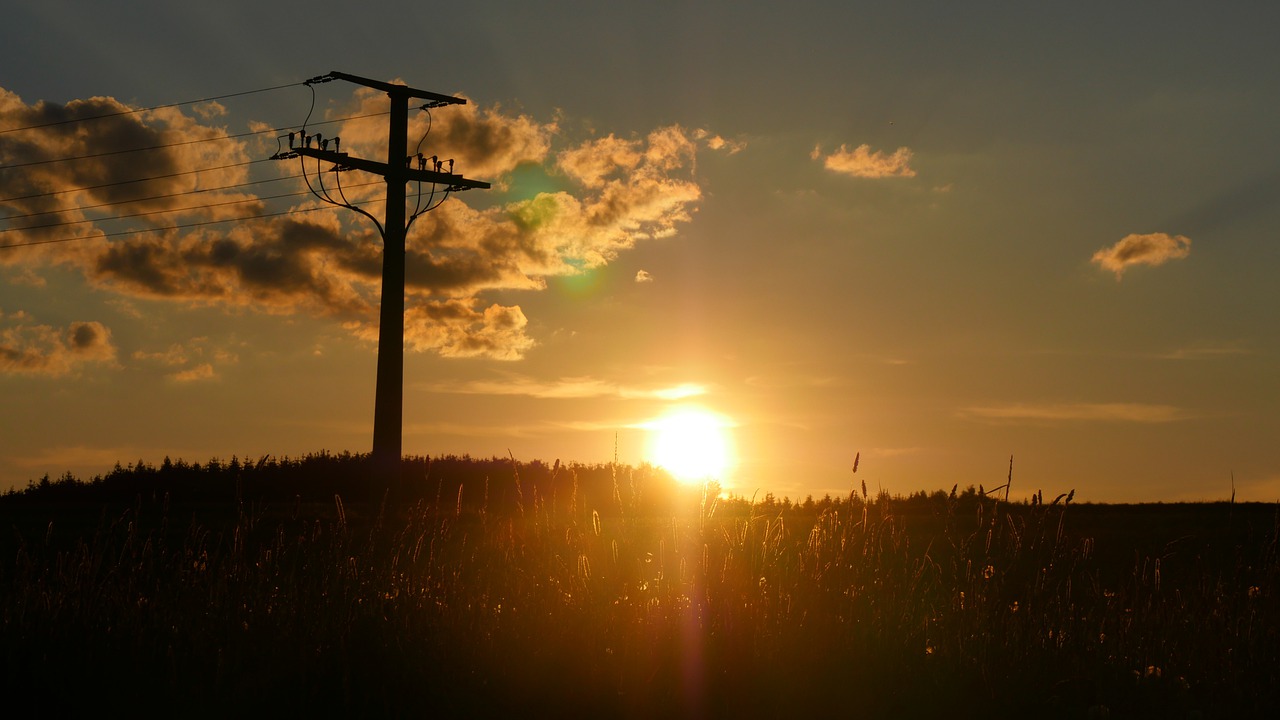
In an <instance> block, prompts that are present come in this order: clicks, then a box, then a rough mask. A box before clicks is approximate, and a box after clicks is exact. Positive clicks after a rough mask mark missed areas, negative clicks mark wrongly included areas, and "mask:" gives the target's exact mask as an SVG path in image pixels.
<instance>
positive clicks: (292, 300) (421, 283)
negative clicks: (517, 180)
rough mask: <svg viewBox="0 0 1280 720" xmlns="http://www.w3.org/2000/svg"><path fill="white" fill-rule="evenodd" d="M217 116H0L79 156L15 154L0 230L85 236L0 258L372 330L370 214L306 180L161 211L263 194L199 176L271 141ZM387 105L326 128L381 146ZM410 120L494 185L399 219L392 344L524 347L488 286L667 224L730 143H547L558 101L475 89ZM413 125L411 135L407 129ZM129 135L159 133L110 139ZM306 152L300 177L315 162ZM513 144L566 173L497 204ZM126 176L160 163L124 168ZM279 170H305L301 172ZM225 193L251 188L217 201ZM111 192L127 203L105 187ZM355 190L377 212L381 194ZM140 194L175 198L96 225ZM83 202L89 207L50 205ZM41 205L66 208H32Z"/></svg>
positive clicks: (1, 121) (22, 137) (670, 227)
mask: <svg viewBox="0 0 1280 720" xmlns="http://www.w3.org/2000/svg"><path fill="white" fill-rule="evenodd" d="M385 105H386V97H385V94H383V93H377V92H373V91H369V90H367V89H361V90H357V91H356V92H355V93H353V95H352V96H351V101H350V102H348V103H345V104H341V105H340V106H336V107H335V109H333V110H332V111H331V112H330V114H329V117H331V118H334V119H336V118H337V117H339V116H342V117H349V116H351V115H363V114H369V113H377V112H379V111H383V110H385ZM127 110H128V108H127V106H125V105H123V104H122V103H119V102H117V101H115V100H113V99H110V98H94V99H92V100H87V101H76V102H72V103H68V104H67V105H65V106H57V105H51V104H47V103H38V104H36V105H31V106H28V105H26V104H25V103H23V102H22V101H21V99H20V98H18V97H17V96H16V95H13V94H12V93H8V92H5V91H3V90H0V126H4V127H26V126H30V125H39V124H43V123H47V122H49V121H50V120H60V119H76V118H87V117H90V116H96V115H103V114H106V113H113V112H115V113H118V112H123V111H127ZM221 120H222V110H221V109H220V108H218V107H214V106H209V107H202V108H201V109H200V112H196V113H193V114H192V115H184V114H183V113H182V112H180V111H179V110H178V109H176V108H168V109H164V110H155V111H148V112H141V113H134V114H124V115H117V116H115V117H110V118H104V119H98V120H92V121H85V122H79V123H69V124H65V125H54V126H48V127H42V128H38V129H32V130H24V131H19V132H14V133H6V134H4V135H0V165H13V164H22V163H30V162H41V161H45V160H58V159H60V158H68V157H82V158H84V159H81V160H75V161H64V162H54V163H44V164H38V165H25V166H23V167H21V168H13V169H10V170H9V171H7V172H5V173H4V174H3V175H2V176H0V198H10V200H6V201H3V202H0V205H3V210H4V211H6V212H7V213H8V214H9V215H10V216H14V215H21V216H23V217H21V218H18V219H15V220H10V227H12V228H14V230H13V231H11V232H7V233H4V235H5V236H7V237H3V236H0V244H8V243H10V242H14V243H30V242H40V241H46V240H55V239H56V240H65V239H69V238H73V237H76V238H85V239H82V240H81V241H78V242H72V243H58V244H53V245H41V246H35V247H30V248H26V249H23V250H22V251H20V252H16V251H10V252H6V253H2V254H0V263H4V264H9V265H12V266H14V267H15V272H16V273H28V274H29V273H31V268H32V267H36V266H39V265H55V264H58V265H69V266H71V267H74V268H76V269H78V270H79V271H80V272H82V273H83V274H84V276H85V277H86V278H87V279H88V281H89V282H90V284H91V285H93V286H94V287H97V288H101V289H106V290H110V291H113V292H115V293H117V294H118V295H120V296H124V297H142V298H151V299H164V300H170V301H174V302H179V303H183V304H188V305H190V304H195V305H224V306H232V307H243V308H250V309H253V310H257V311H259V312H267V313H277V314H292V313H299V312H301V313H308V314H312V315H316V316H322V317H334V318H335V319H337V320H338V321H340V322H341V323H342V324H343V325H344V326H345V327H347V328H348V329H349V330H350V331H351V332H353V333H354V334H355V335H357V336H358V337H361V338H372V337H375V336H376V331H375V330H373V328H376V326H377V306H378V299H379V296H380V291H381V266H382V256H381V253H382V247H381V246H382V242H381V238H380V237H378V235H377V232H376V229H375V228H374V225H373V223H371V222H369V221H368V219H367V218H365V217H362V216H359V215H357V214H356V213H354V212H351V211H350V210H346V209H331V208H329V207H328V206H325V205H323V203H321V202H320V201H319V200H317V199H314V198H312V197H310V196H305V197H304V198H303V199H300V200H299V201H298V202H297V203H296V204H295V205H294V206H293V209H294V210H311V209H315V208H323V211H320V212H309V213H307V214H295V215H289V216H282V217H270V218H263V219H259V220H253V221H242V222H239V223H235V224H231V223H228V224H226V225H201V226H195V227H182V228H178V227H175V226H180V225H192V224H193V223H197V222H207V221H210V220H220V219H225V218H238V217H245V216H247V215H253V214H260V213H261V212H262V211H263V210H264V209H265V208H266V205H265V200H259V199H258V198H257V197H255V196H253V195H250V194H246V193H243V192H233V191H231V190H222V191H214V192H208V193H205V192H200V193H198V194H197V193H194V191H196V190H201V189H204V188H217V187H222V186H225V185H233V184H236V183H240V182H244V181H246V179H247V178H248V176H247V171H246V170H245V168H244V166H243V163H245V162H247V161H249V160H254V159H261V158H262V157H263V156H265V155H267V154H269V153H271V152H274V151H275V149H276V148H275V144H276V143H275V139H274V138H269V139H268V141H267V142H265V144H264V141H261V140H256V141H255V140H252V139H250V140H240V139H229V138H228V137H227V131H226V130H225V129H224V128H221V127H216V126H213V125H211V124H206V123H212V122H214V121H221ZM385 122H386V121H385V116H379V117H372V118H363V119H351V120H347V121H344V122H341V123H340V124H339V125H338V126H336V127H333V126H326V132H325V134H326V136H327V137H328V136H329V133H328V131H327V129H328V128H332V129H333V135H334V136H339V137H341V138H342V145H341V149H342V150H343V151H346V152H350V153H352V154H353V155H357V156H362V157H370V158H375V159H377V158H380V157H381V156H383V155H384V154H385V141H386V140H385V135H386V127H385ZM257 127H261V126H260V125H259V126H257ZM309 132H310V131H309ZM409 132H410V148H411V150H413V151H417V152H422V153H423V154H424V155H427V156H430V155H436V156H438V157H439V158H440V159H441V160H445V159H453V160H454V171H455V172H458V173H463V174H465V175H466V176H468V177H473V178H477V179H484V180H489V181H491V182H492V183H493V184H494V187H495V189H494V190H493V191H491V192H490V193H488V194H486V193H483V192H482V191H472V192H474V193H475V195H476V200H477V201H478V203H477V205H476V206H472V205H470V204H468V202H467V201H468V200H469V198H470V197H472V196H471V195H469V194H462V195H458V196H456V197H455V198H451V199H450V200H449V201H448V202H445V203H443V204H442V205H440V206H439V208H438V209H436V210H434V211H432V212H430V213H428V214H425V215H423V216H421V217H420V218H419V219H418V220H417V221H416V222H415V223H414V225H413V226H412V228H411V230H410V233H409V236H408V238H407V257H406V296H407V301H406V307H407V311H406V347H408V348H409V349H411V350H416V351H430V352H436V353H439V354H441V355H444V356H448V357H473V356H485V357H491V358H498V359H508V360H511V359H518V358H520V357H522V356H523V354H524V353H525V352H526V351H527V350H528V349H529V348H531V347H533V345H534V344H535V341H534V339H533V338H531V337H529V336H528V334H527V325H528V320H527V318H526V317H525V315H524V312H523V310H522V309H521V307H520V306H518V305H501V304H495V303H493V302H492V301H491V300H488V299H486V298H485V297H484V296H485V294H486V293H488V292H491V291H499V290H513V289H521V290H539V289H542V288H544V287H545V286H546V278H548V277H551V276H556V275H571V274H575V273H580V272H583V271H585V270H589V269H592V268H596V267H600V266H602V265H605V264H608V263H610V262H612V261H613V260H614V259H616V258H617V256H618V255H619V254H620V253H622V252H625V251H626V250H628V249H630V248H631V247H633V246H634V245H635V244H636V243H637V242H640V241H643V240H646V239H651V238H658V237H667V236H670V235H672V234H674V233H675V232H676V230H677V228H678V227H679V226H680V225H681V224H683V223H685V222H688V221H689V220H690V219H691V217H692V211H693V209H694V206H695V205H696V203H697V202H698V201H699V200H700V199H701V197H702V192H701V188H700V187H699V185H698V184H697V182H696V181H695V180H694V179H693V178H692V175H693V170H694V166H695V159H696V155H697V152H698V151H699V149H700V148H701V149H708V148H710V149H718V150H720V151H722V152H727V153H732V152H736V151H737V150H738V149H740V148H741V144H740V143H734V142H731V141H728V140H725V139H723V138H718V136H715V135H713V134H711V133H709V132H707V131H702V130H699V131H687V130H685V129H683V128H680V127H678V126H670V127H664V128H658V129H656V130H653V131H652V132H650V133H648V134H645V135H643V136H636V137H631V138H619V137H615V136H613V135H610V136H607V137H604V138H589V139H586V140H582V141H579V142H568V141H565V142H561V143H560V144H561V145H562V147H561V149H559V150H558V151H554V152H553V150H552V145H553V140H556V139H557V138H558V137H559V132H560V130H559V126H558V124H557V122H556V121H552V122H547V123H540V122H538V121H536V120H534V119H531V118H529V117H527V116H525V115H512V114H507V113H504V112H503V111H502V110H501V109H500V108H491V109H480V108H478V107H476V106H475V105H473V104H467V105H462V106H453V107H449V108H442V109H438V110H435V111H433V112H432V113H431V115H430V116H428V114H427V113H425V112H420V113H416V114H414V115H413V116H411V121H410V129H409ZM415 137H417V138H422V142H421V144H420V145H418V144H417V142H418V141H417V140H415V139H414V138H415ZM191 140H196V141H197V142H188V141H191ZM268 145H269V146H270V147H267V146H268ZM142 147H148V148H156V149H152V150H147V151H146V152H145V153H142V154H135V153H127V154H120V153H116V152H115V151H118V150H127V149H133V148H142ZM104 153H107V154H104ZM309 162H310V165H308V166H306V167H308V169H309V170H310V171H311V173H312V177H313V182H314V178H315V169H316V168H315V162H314V161H313V160H312V161H309ZM525 164H540V165H543V166H544V167H545V169H546V171H547V172H548V173H549V174H555V175H559V176H561V177H563V178H564V179H565V180H566V181H567V182H568V183H569V184H570V185H571V187H569V188H568V189H564V190H559V191H556V192H543V193H539V194H536V195H534V196H532V197H528V198H526V199H522V200H516V201H512V202H507V203H505V204H503V203H502V202H501V200H502V195H501V192H502V190H503V188H504V187H505V184H504V183H506V182H509V178H508V177H507V175H508V174H509V173H511V172H512V171H513V170H515V169H516V168H517V167H519V166H521V165H525ZM238 165H239V166H240V167H233V168H230V169H222V170H216V171H212V170H211V171H206V172H201V173H193V174H185V171H187V170H191V169H197V168H210V167H224V166H238ZM275 167H277V168H279V170H280V171H281V172H283V173H285V174H286V175H287V174H291V173H292V174H298V173H300V172H301V168H302V167H303V165H302V161H300V160H295V161H288V162H283V163H280V164H278V165H276V166H275ZM320 169H321V170H325V169H327V168H325V167H321V168H320ZM322 175H323V176H325V178H324V182H325V183H326V185H325V187H326V189H327V190H328V191H330V192H331V193H333V194H334V196H335V197H337V196H338V194H337V187H336V181H337V180H338V179H339V176H338V174H336V173H322ZM161 176H164V177H161ZM141 177H150V178H155V179H151V180H148V181H146V182H144V183H132V182H130V181H131V180H136V179H139V178H141ZM340 179H341V180H342V182H343V184H344V188H345V189H346V190H347V191H348V192H347V194H346V197H347V199H348V200H349V201H352V202H359V201H363V200H366V199H372V200H375V201H376V200H377V198H378V197H379V196H380V195H379V193H381V192H382V190H381V186H380V184H379V183H377V182H371V180H377V178H374V177H372V176H368V175H363V174H362V173H359V172H351V173H343V174H342V175H341V178H340ZM362 184H363V185H362ZM282 186H287V187H289V188H295V189H301V190H305V189H306V188H305V186H303V185H302V184H301V182H300V181H299V180H289V181H288V182H287V183H283V184H282ZM279 190H280V187H277V188H275V189H274V190H273V192H279ZM263 194H264V195H265V194H266V193H265V192H264V193H263ZM412 197H415V196H414V194H413V193H412V192H411V198H412ZM490 198H492V199H493V200H497V201H498V202H496V203H491V201H490ZM436 199H437V200H438V199H440V198H439V197H438V196H437V198H436ZM240 200H247V201H249V202H245V203H241V204H233V205H223V204H222V203H227V202H233V201H240ZM126 201H127V202H128V205H110V206H108V204H110V203H121V202H126ZM215 204H216V207H207V206H210V205H215ZM93 206H101V207H98V208H96V209H95V208H94V207H93ZM369 207H370V208H372V209H373V210H372V212H373V213H374V215H375V216H380V215H381V209H380V206H379V205H378V204H371V205H370V206H369ZM152 211H176V212H166V213H165V214H163V215H145V216H143V215H140V216H139V217H137V218H132V219H130V221H129V222H130V224H131V225H135V226H142V227H150V228H152V229H153V230H154V231H153V232H147V233H144V234H138V235H128V236H123V237H118V238H109V239H104V238H102V237H99V236H100V235H101V233H103V232H111V231H113V230H115V229H118V227H119V226H118V225H114V224H112V221H111V219H110V218H109V217H106V216H105V215H104V213H117V214H124V213H133V212H152ZM81 220H85V221H89V222H84V223H77V224H74V225H68V224H65V223H71V222H76V221H81ZM54 223H64V224H62V225H60V226H59V227H56V228H38V227H34V226H36V225H46V224H54ZM191 370H192V368H184V369H183V370H182V371H181V372H184V373H185V372H189V371H191ZM184 377H186V376H184ZM191 377H194V376H191Z"/></svg>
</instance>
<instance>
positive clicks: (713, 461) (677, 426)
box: [642, 407, 733, 483]
mask: <svg viewBox="0 0 1280 720" xmlns="http://www.w3.org/2000/svg"><path fill="white" fill-rule="evenodd" d="M732 425H733V423H732V422H730V421H729V419H728V418H725V417H724V416H722V415H718V414H716V413H713V412H711V411H709V410H706V409H703V408H700V407H681V408H676V409H673V410H671V411H669V412H668V413H666V414H665V415H663V416H661V417H658V418H655V419H653V420H650V421H648V422H646V423H644V424H643V425H642V427H643V428H644V429H646V430H648V431H649V442H648V452H647V460H648V461H649V462H651V463H653V464H654V465H657V466H658V467H661V468H663V469H665V470H667V471H668V472H670V473H671V474H672V475H673V476H675V478H676V479H677V480H680V481H682V482H690V483H691V482H698V481H702V480H723V479H724V475H725V472H726V471H727V470H728V469H729V467H730V466H731V465H732V464H733V438H732V433H731V430H730V428H731V427H732Z"/></svg>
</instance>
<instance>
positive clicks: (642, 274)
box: [636, 270, 653, 283]
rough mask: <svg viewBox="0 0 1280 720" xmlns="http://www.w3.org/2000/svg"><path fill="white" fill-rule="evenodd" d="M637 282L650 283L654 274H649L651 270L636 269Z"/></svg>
mask: <svg viewBox="0 0 1280 720" xmlns="http://www.w3.org/2000/svg"><path fill="white" fill-rule="evenodd" d="M636 282H638V283H648V282H653V276H652V275H650V274H649V271H648V270H637V271H636Z"/></svg>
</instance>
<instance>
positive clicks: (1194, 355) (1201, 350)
mask: <svg viewBox="0 0 1280 720" xmlns="http://www.w3.org/2000/svg"><path fill="white" fill-rule="evenodd" d="M1249 352H1250V351H1249V350H1247V349H1245V348H1243V347H1240V346H1238V345H1221V346H1218V345H1205V346H1196V347H1188V348H1178V349H1177V350H1173V351H1171V352H1167V353H1164V354H1162V355H1159V356H1158V357H1159V358H1161V359H1162V360H1206V359H1209V358H1222V357H1231V356H1234V355H1248V354H1249Z"/></svg>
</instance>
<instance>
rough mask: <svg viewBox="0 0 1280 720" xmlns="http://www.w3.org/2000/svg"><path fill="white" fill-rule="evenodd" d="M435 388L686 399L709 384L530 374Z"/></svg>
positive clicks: (563, 396)
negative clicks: (543, 377) (644, 385)
mask: <svg viewBox="0 0 1280 720" xmlns="http://www.w3.org/2000/svg"><path fill="white" fill-rule="evenodd" d="M427 387H428V388H429V389H430V390H432V391H434V392H441V393H460V394H466V395H526V396H529V397H535V398H560V399H566V398H594V397H620V398H626V399H645V398H652V399H658V400H682V399H685V398H690V397H697V396H699V395H705V394H706V393H707V388H706V387H705V386H702V385H698V384H695V383H683V384H680V385H668V386H661V387H647V388H642V387H632V386H626V385H619V384H617V383H614V382H610V381H607V380H602V379H600V378H594V377H586V376H584V377H568V378H558V379H556V380H550V381H546V380H537V379H534V378H530V377H526V376H509V377H506V378H503V379H501V380H475V381H471V382H466V383H440V384H435V385H429V386H427Z"/></svg>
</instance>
